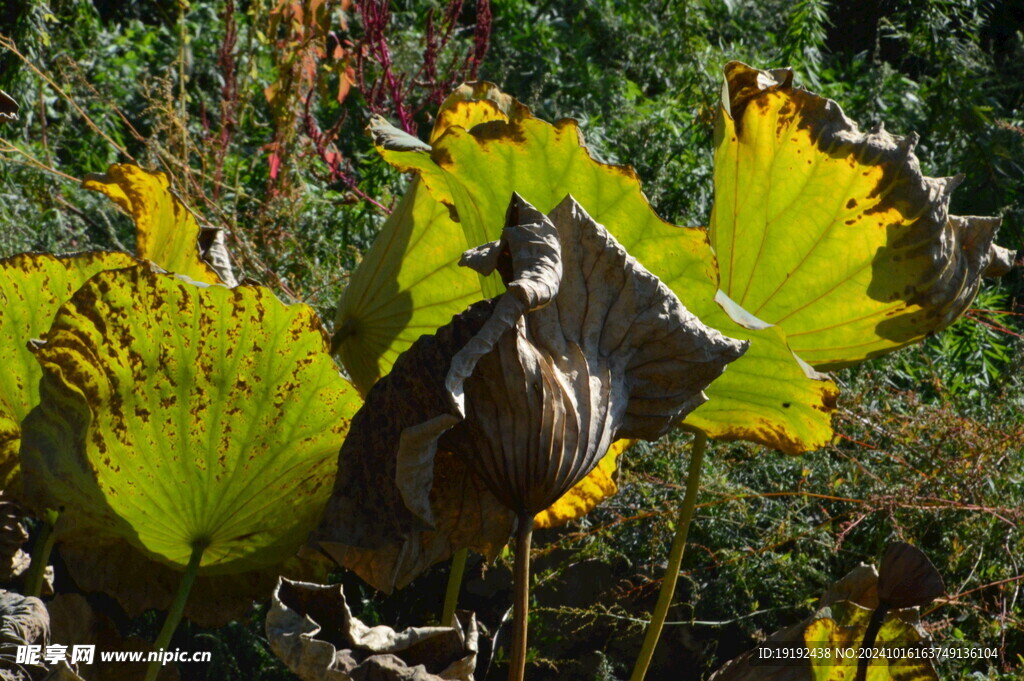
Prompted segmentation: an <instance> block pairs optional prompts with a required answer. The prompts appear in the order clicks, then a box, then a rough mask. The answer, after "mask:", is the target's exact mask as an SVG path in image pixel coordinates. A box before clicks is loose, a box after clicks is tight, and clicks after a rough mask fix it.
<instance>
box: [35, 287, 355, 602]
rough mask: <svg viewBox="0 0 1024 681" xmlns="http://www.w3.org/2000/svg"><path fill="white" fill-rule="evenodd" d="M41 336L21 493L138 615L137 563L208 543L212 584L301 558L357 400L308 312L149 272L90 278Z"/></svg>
mask: <svg viewBox="0 0 1024 681" xmlns="http://www.w3.org/2000/svg"><path fill="white" fill-rule="evenodd" d="M43 340H44V341H45V342H44V343H43V344H42V345H41V346H40V347H39V348H38V349H37V350H36V358H37V359H38V361H39V363H40V365H41V366H42V369H43V378H42V381H41V383H40V404H39V406H37V407H36V408H35V409H33V411H32V412H31V413H30V414H29V416H28V417H27V418H26V419H25V421H24V424H23V428H24V433H23V439H22V449H21V454H22V464H23V467H24V475H25V489H26V496H27V497H28V498H29V499H31V501H32V503H34V504H35V505H36V506H37V507H38V508H45V507H50V508H60V509H62V510H63V512H62V513H61V515H60V519H59V521H58V523H57V527H56V533H57V538H58V542H66V543H67V545H68V547H69V548H72V549H73V548H75V547H77V548H79V549H81V548H83V547H84V548H85V549H86V550H88V549H89V547H90V546H91V547H93V552H92V560H93V561H94V562H93V565H92V570H93V571H94V572H96V573H100V574H102V575H103V579H105V580H106V582H107V583H108V584H109V585H111V587H112V591H113V595H115V596H116V597H118V598H119V599H120V600H121V601H122V602H123V603H126V604H128V605H127V606H126V607H131V603H132V601H133V599H134V598H135V597H136V596H137V594H136V593H135V592H137V591H142V590H144V589H143V586H141V585H139V584H138V582H139V580H138V579H137V575H138V573H139V571H140V569H144V568H140V563H141V564H144V563H145V562H147V561H153V562H155V563H157V564H158V565H159V566H161V567H166V568H168V569H170V570H181V569H183V568H184V566H185V565H187V563H188V560H189V557H190V555H191V552H192V549H193V546H194V545H196V544H203V545H205V546H206V549H205V551H204V553H203V560H202V564H201V567H200V575H201V576H202V575H211V576H215V575H228V574H233V573H240V572H247V571H251V570H258V569H261V568H268V567H271V566H275V565H278V564H280V563H281V562H282V561H284V560H285V559H286V558H288V557H289V556H291V555H293V554H294V553H295V551H296V549H297V548H298V547H299V545H300V544H302V543H303V541H304V540H305V538H306V535H307V534H308V532H309V530H310V529H311V528H312V527H313V526H314V525H315V523H316V520H317V518H318V517H319V514H320V511H321V509H322V508H323V504H324V502H325V501H326V497H327V495H328V494H329V491H330V486H331V482H332V479H333V476H334V471H335V462H336V457H337V451H338V448H339V447H340V446H341V442H342V440H343V439H344V436H345V433H346V431H347V428H348V423H349V420H350V419H351V416H352V415H353V413H354V412H355V410H356V409H357V407H358V405H359V403H360V402H361V400H360V398H359V397H358V394H357V393H356V391H355V390H354V389H353V388H352V387H351V386H350V385H349V384H348V382H347V381H346V380H345V379H344V378H342V376H341V375H340V374H339V372H338V370H337V368H336V366H335V364H334V362H333V361H332V359H331V357H330V355H329V354H328V352H327V339H326V334H325V332H324V330H323V329H322V327H321V326H320V323H319V320H318V319H317V317H316V314H315V313H314V312H313V310H312V309H310V308H308V307H306V306H304V305H291V306H287V305H284V304H282V303H281V302H279V301H278V300H277V299H276V298H274V296H273V294H272V293H270V292H269V291H268V290H266V289H262V288H259V287H251V286H240V287H237V288H234V289H228V288H225V287H223V286H219V285H218V286H204V285H197V284H195V283H192V282H188V281H185V280H182V279H181V278H179V277H177V276H173V275H169V274H163V273H158V272H154V271H151V270H150V269H149V268H146V267H136V268H133V269H126V270H116V271H113V272H102V273H100V274H97V275H96V276H94V277H93V278H92V279H90V280H89V281H88V282H87V283H86V284H85V285H84V286H82V287H81V288H80V289H79V290H78V291H77V292H76V293H75V295H74V296H73V297H72V298H71V300H70V301H68V302H67V303H65V304H64V305H63V306H62V307H61V308H60V310H59V311H58V312H57V315H56V317H55V319H54V322H53V325H52V327H51V328H50V330H49V331H48V332H47V333H46V335H45V336H44V337H43ZM122 544H123V545H127V546H128V547H130V549H131V551H130V552H128V554H130V555H133V556H136V557H137V558H138V560H137V561H135V562H134V563H133V562H132V561H131V560H126V559H125V557H124V556H125V555H126V554H125V553H124V552H122V553H120V554H119V553H118V552H116V551H114V550H113V549H112V548H110V546H111V545H122ZM115 556H118V558H117V559H116V560H115V558H114V557H115ZM101 566H102V567H101ZM128 576H130V578H127V577H128ZM143 581H145V580H143ZM167 597H168V599H169V597H170V594H167Z"/></svg>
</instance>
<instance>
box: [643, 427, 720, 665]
mask: <svg viewBox="0 0 1024 681" xmlns="http://www.w3.org/2000/svg"><path fill="white" fill-rule="evenodd" d="M707 444H708V436H707V435H705V434H704V433H703V432H702V431H699V430H698V431H696V433H695V435H694V438H693V448H692V450H691V452H690V466H689V469H688V470H687V472H686V494H685V495H683V505H682V507H680V509H679V517H678V518H677V519H676V536H675V537H674V538H673V539H672V550H671V551H670V552H669V554H668V567H667V568H665V576H664V578H662V580H661V591H660V592H658V603H657V605H655V606H654V613H653V614H652V615H651V622H650V624H648V625H647V635H646V636H645V637H644V645H643V647H642V648H641V649H640V655H639V657H637V659H636V665H635V666H634V667H633V675H632V676H630V677H629V681H643V679H644V677H645V676H647V668H648V667H650V666H651V658H653V657H654V649H655V648H656V647H657V645H658V639H660V638H661V630H662V628H663V627H664V626H665V618H666V617H668V608H669V606H670V605H672V598H673V596H675V592H676V580H677V579H679V568H680V566H681V565H682V562H683V550H684V549H685V548H686V535H687V533H688V532H689V530H690V522H691V521H692V520H693V509H694V507H695V506H696V505H697V491H698V490H699V489H700V469H701V465H702V464H703V463H704V450H705V449H706V448H707Z"/></svg>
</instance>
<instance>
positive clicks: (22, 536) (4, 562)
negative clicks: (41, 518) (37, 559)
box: [0, 493, 31, 582]
mask: <svg viewBox="0 0 1024 681" xmlns="http://www.w3.org/2000/svg"><path fill="white" fill-rule="evenodd" d="M24 519H25V509H23V508H22V507H21V506H19V505H18V504H17V503H15V502H13V501H11V500H10V499H7V498H5V497H4V495H3V493H0V582H9V581H11V580H12V579H14V578H15V577H18V576H19V575H21V574H22V573H23V572H25V570H27V569H28V566H29V563H30V562H31V559H30V558H29V556H28V554H27V553H25V552H24V551H22V550H21V546H22V544H24V543H25V542H27V541H28V530H26V529H25V523H24V522H23V521H24Z"/></svg>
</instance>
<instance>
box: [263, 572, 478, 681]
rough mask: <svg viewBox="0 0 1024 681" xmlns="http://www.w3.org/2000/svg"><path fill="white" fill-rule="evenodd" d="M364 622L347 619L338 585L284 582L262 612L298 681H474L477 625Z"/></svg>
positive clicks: (467, 619) (470, 618)
mask: <svg viewBox="0 0 1024 681" xmlns="http://www.w3.org/2000/svg"><path fill="white" fill-rule="evenodd" d="M456 615H457V618H456V619H457V621H456V626H454V627H411V628H408V629H403V630H402V631H395V630H394V629H391V628H390V627H386V626H375V627H369V626H367V625H365V624H363V622H361V621H360V620H358V619H357V618H355V617H353V616H352V611H351V610H349V607H348V603H347V602H346V600H345V594H344V592H343V591H342V588H341V585H340V584H333V585H321V584H309V583H306V582H293V581H291V580H288V579H281V580H280V581H279V582H278V585H277V588H276V589H275V590H274V595H273V598H272V600H271V604H270V611H269V612H268V613H267V621H266V631H267V640H268V641H269V643H270V648H271V650H273V651H274V654H276V655H277V656H278V657H279V658H281V659H282V660H283V661H284V663H285V664H287V665H288V668H289V669H291V670H292V671H293V672H294V673H295V674H296V675H298V677H299V678H300V679H302V681H363V680H369V679H374V680H375V681H442V680H450V681H472V680H473V670H474V669H475V667H476V654H477V637H478V634H477V626H476V617H475V616H474V615H473V613H470V612H466V611H459V612H458V613H456Z"/></svg>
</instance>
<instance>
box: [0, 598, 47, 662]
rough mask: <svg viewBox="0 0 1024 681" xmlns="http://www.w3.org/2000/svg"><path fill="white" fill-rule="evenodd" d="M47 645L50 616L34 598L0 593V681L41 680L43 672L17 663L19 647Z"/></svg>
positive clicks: (40, 602)
mask: <svg viewBox="0 0 1024 681" xmlns="http://www.w3.org/2000/svg"><path fill="white" fill-rule="evenodd" d="M49 643H50V615H49V613H47V612H46V606H44V605H43V602H42V601H41V600H39V599H38V598H33V597H31V596H22V595H21V594H17V593H13V592H11V591H0V680H2V681H29V680H33V681H34V680H37V679H41V678H42V677H44V676H45V675H46V668H45V667H44V666H42V665H41V664H40V665H27V664H25V665H23V664H19V663H18V662H17V653H18V648H19V647H20V646H27V645H37V646H46V645H48V644H49Z"/></svg>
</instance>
